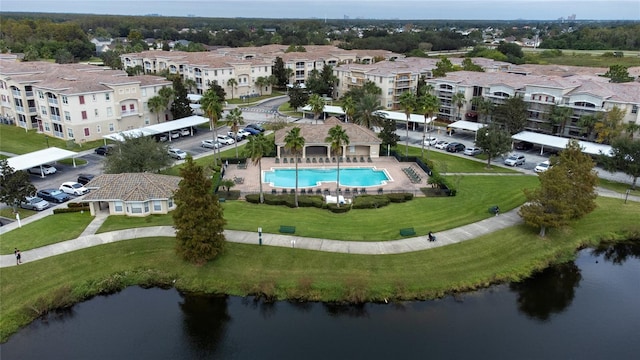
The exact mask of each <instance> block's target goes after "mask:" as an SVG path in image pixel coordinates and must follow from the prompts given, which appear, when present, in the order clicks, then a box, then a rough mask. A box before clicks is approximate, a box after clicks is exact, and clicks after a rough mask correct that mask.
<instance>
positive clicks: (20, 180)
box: [0, 159, 36, 213]
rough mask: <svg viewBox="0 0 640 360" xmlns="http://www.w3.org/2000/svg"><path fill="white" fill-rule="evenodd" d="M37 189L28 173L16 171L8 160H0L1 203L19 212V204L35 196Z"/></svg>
mask: <svg viewBox="0 0 640 360" xmlns="http://www.w3.org/2000/svg"><path fill="white" fill-rule="evenodd" d="M35 192H36V188H35V186H33V184H31V180H29V174H27V172H26V171H15V170H14V169H13V168H12V167H11V166H10V165H9V162H8V161H7V159H0V202H3V203H5V204H7V205H10V206H11V207H13V212H14V213H15V212H17V211H18V204H20V202H21V201H22V200H24V198H25V197H27V196H33V194H35Z"/></svg>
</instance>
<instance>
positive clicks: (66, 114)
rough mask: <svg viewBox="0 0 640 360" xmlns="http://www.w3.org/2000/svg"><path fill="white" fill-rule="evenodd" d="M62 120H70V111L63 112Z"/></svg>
mask: <svg viewBox="0 0 640 360" xmlns="http://www.w3.org/2000/svg"><path fill="white" fill-rule="evenodd" d="M64 120H65V121H71V113H70V112H68V111H65V112H64Z"/></svg>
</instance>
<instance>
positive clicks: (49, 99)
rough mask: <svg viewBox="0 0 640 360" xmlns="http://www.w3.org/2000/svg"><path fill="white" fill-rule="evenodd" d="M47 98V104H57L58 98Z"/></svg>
mask: <svg viewBox="0 0 640 360" xmlns="http://www.w3.org/2000/svg"><path fill="white" fill-rule="evenodd" d="M47 100H48V102H49V105H55V106H58V99H56V98H48V99H47Z"/></svg>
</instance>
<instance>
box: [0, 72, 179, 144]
mask: <svg viewBox="0 0 640 360" xmlns="http://www.w3.org/2000/svg"><path fill="white" fill-rule="evenodd" d="M164 86H171V82H170V81H167V80H166V79H164V78H162V77H159V76H132V77H130V76H127V74H126V72H123V71H119V70H110V69H105V68H102V67H97V66H93V65H82V64H68V65H60V64H52V63H48V62H19V61H16V60H0V106H1V107H0V109H1V110H0V111H1V115H2V117H3V118H4V119H10V121H11V122H12V123H13V124H15V125H16V126H19V127H22V128H25V129H38V131H39V132H42V133H44V134H46V135H49V136H51V137H54V138H58V139H63V140H70V141H74V142H76V143H78V144H82V143H84V142H86V141H91V140H98V139H102V136H103V135H108V134H112V133H118V132H121V131H124V130H131V129H137V128H140V127H143V126H146V125H150V124H153V123H156V121H157V120H156V119H157V114H152V113H151V112H150V111H149V108H148V106H147V102H148V100H149V98H151V97H153V96H156V95H157V94H158V91H159V90H160V89H161V88H162V87H164ZM165 119H166V118H165Z"/></svg>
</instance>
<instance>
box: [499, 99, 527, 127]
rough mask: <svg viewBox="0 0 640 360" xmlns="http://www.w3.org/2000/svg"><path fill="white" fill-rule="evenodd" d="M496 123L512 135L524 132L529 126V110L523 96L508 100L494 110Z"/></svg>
mask: <svg viewBox="0 0 640 360" xmlns="http://www.w3.org/2000/svg"><path fill="white" fill-rule="evenodd" d="M493 113H494V121H495V122H496V123H498V124H500V125H502V127H503V128H504V129H505V130H506V131H507V132H508V133H509V134H511V135H514V134H517V133H519V132H520V131H522V130H523V129H524V127H525V125H527V114H528V108H527V103H525V102H524V100H523V99H522V97H521V96H515V97H512V98H508V99H507V100H506V101H505V102H504V104H501V105H498V106H497V107H496V109H495V110H494V112H493Z"/></svg>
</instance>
